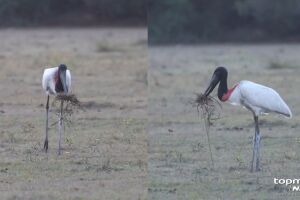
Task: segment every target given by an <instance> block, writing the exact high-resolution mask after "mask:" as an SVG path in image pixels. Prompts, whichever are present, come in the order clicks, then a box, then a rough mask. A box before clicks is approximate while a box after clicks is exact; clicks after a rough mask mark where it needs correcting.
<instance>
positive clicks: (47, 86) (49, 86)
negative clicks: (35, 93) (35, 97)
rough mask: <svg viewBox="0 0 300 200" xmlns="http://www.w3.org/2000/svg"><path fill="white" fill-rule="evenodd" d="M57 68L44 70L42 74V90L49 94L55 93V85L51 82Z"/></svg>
mask: <svg viewBox="0 0 300 200" xmlns="http://www.w3.org/2000/svg"><path fill="white" fill-rule="evenodd" d="M57 69H58V68H57V67H53V68H47V69H45V70H44V73H43V80H42V84H43V89H44V90H45V91H46V92H48V91H49V90H50V91H49V92H50V93H53V92H55V84H54V80H53V76H54V73H55V72H56V71H57Z"/></svg>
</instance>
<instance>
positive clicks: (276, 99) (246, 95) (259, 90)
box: [240, 81, 292, 117]
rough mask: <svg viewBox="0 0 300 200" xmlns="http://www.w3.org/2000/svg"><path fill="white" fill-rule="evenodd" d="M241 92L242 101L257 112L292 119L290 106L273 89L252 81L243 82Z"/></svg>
mask: <svg viewBox="0 0 300 200" xmlns="http://www.w3.org/2000/svg"><path fill="white" fill-rule="evenodd" d="M240 90H241V98H242V101H244V102H245V103H246V104H247V105H248V106H250V107H252V108H254V110H255V111H257V112H276V113H280V114H283V115H285V116H288V117H292V113H291V110H290V109H289V107H288V105H287V104H286V103H285V102H284V101H283V99H282V98H281V97H280V95H279V94H278V93H277V92H276V91H275V90H273V89H272V88H269V87H266V86H263V85H260V84H257V83H253V82H251V81H241V83H240ZM257 114H259V113H257Z"/></svg>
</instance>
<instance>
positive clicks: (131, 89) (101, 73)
mask: <svg viewBox="0 0 300 200" xmlns="http://www.w3.org/2000/svg"><path fill="white" fill-rule="evenodd" d="M0 38H1V46H0V92H1V100H0V127H1V130H0V160H1V161H0V193H1V199H146V194H147V146H146V144H147V143H146V142H147V141H146V138H147V137H146V132H145V126H146V105H147V98H146V92H147V85H146V84H147V65H148V63H147V62H148V57H147V32H146V29H120V28H111V29H110V28H106V29H96V28H95V29H34V30H31V29H4V30H1V31H0ZM60 63H65V64H66V65H67V66H68V67H69V69H70V70H71V72H72V78H73V79H72V92H73V93H75V94H76V95H77V97H78V98H79V99H80V100H81V101H82V102H83V103H84V104H83V105H84V108H85V111H79V112H77V113H76V114H75V115H74V116H73V124H72V125H71V126H70V127H66V130H65V133H64V134H63V155H62V156H57V139H58V136H57V133H56V127H55V126H52V127H51V129H50V141H49V145H50V151H49V152H48V154H46V153H44V152H43V151H42V147H43V140H44V137H45V135H44V134H45V108H44V107H45V101H46V96H45V94H44V92H43V91H42V87H41V78H42V73H43V69H44V66H57V65H58V64H60ZM52 100H53V98H52V99H51V101H52ZM50 113H51V118H50V120H51V122H52V123H53V122H55V121H56V120H57V116H56V115H55V114H54V111H53V110H52V112H51V111H50Z"/></svg>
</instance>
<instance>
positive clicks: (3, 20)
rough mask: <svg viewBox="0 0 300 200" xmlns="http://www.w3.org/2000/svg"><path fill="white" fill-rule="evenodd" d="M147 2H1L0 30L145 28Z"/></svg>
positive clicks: (6, 0)
mask: <svg viewBox="0 0 300 200" xmlns="http://www.w3.org/2000/svg"><path fill="white" fill-rule="evenodd" d="M146 16H147V12H146V2H145V1H144V0H0V27H7V26H47V25H70V26H83V25H85V26H89V25H146Z"/></svg>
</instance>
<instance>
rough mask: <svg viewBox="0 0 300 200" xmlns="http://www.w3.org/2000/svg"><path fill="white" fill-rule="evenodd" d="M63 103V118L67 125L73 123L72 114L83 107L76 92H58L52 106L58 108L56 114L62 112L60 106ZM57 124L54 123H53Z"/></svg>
mask: <svg viewBox="0 0 300 200" xmlns="http://www.w3.org/2000/svg"><path fill="white" fill-rule="evenodd" d="M61 103H63V104H62V105H63V113H62V119H63V121H64V122H66V124H67V125H69V126H70V125H71V124H72V115H73V114H74V112H77V111H78V110H79V109H82V106H81V102H80V101H79V100H78V98H77V97H76V95H75V94H58V95H56V96H55V98H54V100H53V103H52V106H53V107H54V108H55V110H56V114H57V115H58V116H59V114H60V106H61ZM55 124H57V122H56V123H54V124H53V125H55Z"/></svg>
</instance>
